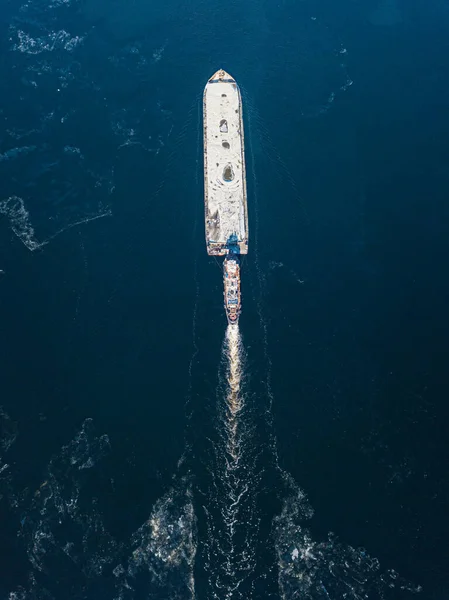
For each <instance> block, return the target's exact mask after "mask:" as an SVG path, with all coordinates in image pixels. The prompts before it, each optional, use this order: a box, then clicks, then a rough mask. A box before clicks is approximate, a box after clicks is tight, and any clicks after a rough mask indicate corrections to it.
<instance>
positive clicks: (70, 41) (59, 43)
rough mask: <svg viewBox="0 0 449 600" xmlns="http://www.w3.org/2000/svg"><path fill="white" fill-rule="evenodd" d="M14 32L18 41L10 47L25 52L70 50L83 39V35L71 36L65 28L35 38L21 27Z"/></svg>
mask: <svg viewBox="0 0 449 600" xmlns="http://www.w3.org/2000/svg"><path fill="white" fill-rule="evenodd" d="M16 33H17V38H18V42H17V43H16V44H14V45H13V48H12V49H13V50H15V51H17V52H23V53H25V54H41V53H42V52H52V51H53V50H66V51H67V52H72V51H73V50H74V49H75V48H76V47H77V46H78V45H79V44H81V42H82V41H83V39H84V37H83V36H79V35H76V36H72V35H71V34H70V33H68V32H67V31H65V29H61V30H60V31H52V32H51V33H49V34H47V35H44V36H42V37H37V38H33V37H31V35H29V34H28V33H26V32H25V31H22V30H21V29H18V30H17V32H16Z"/></svg>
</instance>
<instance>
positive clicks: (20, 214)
mask: <svg viewBox="0 0 449 600" xmlns="http://www.w3.org/2000/svg"><path fill="white" fill-rule="evenodd" d="M0 214H3V215H5V217H7V218H8V219H9V222H10V227H11V229H12V230H13V232H14V233H15V234H16V236H17V237H18V238H19V240H20V241H21V242H22V243H23V244H25V246H26V247H27V248H28V250H31V251H32V252H34V250H37V249H38V248H41V247H42V246H43V245H44V244H45V243H46V242H40V241H39V240H38V239H37V238H36V234H35V232H34V229H33V226H32V225H31V222H30V214H29V212H28V211H27V209H26V208H25V204H24V202H23V200H22V198H19V197H18V196H10V197H9V198H8V199H7V200H3V201H1V202H0Z"/></svg>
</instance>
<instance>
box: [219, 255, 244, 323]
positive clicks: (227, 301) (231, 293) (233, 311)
mask: <svg viewBox="0 0 449 600" xmlns="http://www.w3.org/2000/svg"><path fill="white" fill-rule="evenodd" d="M223 284H224V292H223V296H224V307H225V311H226V317H227V319H228V323H229V324H230V325H236V324H237V323H238V320H239V316H240V311H241V308H242V304H241V300H240V264H239V259H238V257H237V255H236V254H232V253H231V254H229V255H228V256H226V258H225V259H224V262H223Z"/></svg>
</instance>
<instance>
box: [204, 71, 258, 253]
mask: <svg viewBox="0 0 449 600" xmlns="http://www.w3.org/2000/svg"><path fill="white" fill-rule="evenodd" d="M203 134H204V135H203V139H204V215H205V230H206V244H207V252H208V254H209V255H212V256H225V255H227V254H230V253H231V254H232V253H233V254H247V253H248V208H247V197H246V169H245V150H244V133H243V116H242V99H241V94H240V90H239V87H238V85H237V83H236V81H235V80H234V79H233V78H232V77H231V76H230V75H229V74H228V73H226V72H225V71H223V70H220V71H217V72H216V73H215V74H214V75H213V76H212V77H211V78H210V79H209V81H208V83H207V85H206V87H205V90H204V95H203Z"/></svg>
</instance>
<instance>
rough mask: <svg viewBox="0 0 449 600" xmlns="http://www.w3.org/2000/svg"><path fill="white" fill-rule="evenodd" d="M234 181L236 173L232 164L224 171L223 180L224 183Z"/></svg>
mask: <svg viewBox="0 0 449 600" xmlns="http://www.w3.org/2000/svg"><path fill="white" fill-rule="evenodd" d="M233 179H234V171H233V169H232V165H231V164H229V163H228V164H227V165H226V166H225V168H224V169H223V180H224V181H228V182H229V181H232V180H233Z"/></svg>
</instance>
